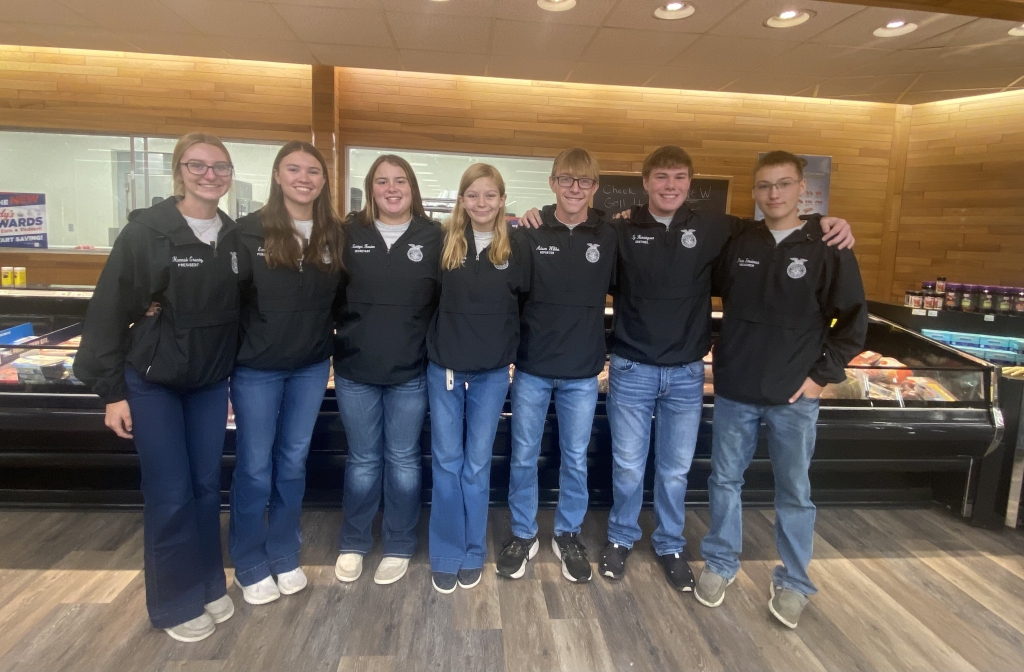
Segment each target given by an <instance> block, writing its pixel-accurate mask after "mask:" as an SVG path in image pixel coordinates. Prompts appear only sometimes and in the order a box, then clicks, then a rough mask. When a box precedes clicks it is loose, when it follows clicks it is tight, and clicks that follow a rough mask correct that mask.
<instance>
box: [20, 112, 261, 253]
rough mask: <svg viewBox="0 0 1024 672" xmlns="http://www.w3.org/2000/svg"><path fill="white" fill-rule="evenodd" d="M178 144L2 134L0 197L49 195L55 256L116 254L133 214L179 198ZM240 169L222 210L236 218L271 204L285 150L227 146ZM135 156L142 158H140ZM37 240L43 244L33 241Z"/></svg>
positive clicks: (48, 242) (49, 236)
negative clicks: (274, 174)
mask: <svg viewBox="0 0 1024 672" xmlns="http://www.w3.org/2000/svg"><path fill="white" fill-rule="evenodd" d="M176 142H177V138H159V137H138V136H130V135H123V136H110V135H86V134H73V133H46V132H31V131H0V193H8V194H41V195H43V196H44V199H43V204H44V206H45V211H44V212H45V218H44V219H45V234H46V236H45V244H42V245H40V244H38V243H37V242H30V243H23V242H16V241H15V240H14V239H12V238H10V237H9V236H5V235H4V234H5V233H7V232H6V231H0V239H2V240H4V243H3V244H9V245H14V246H17V247H48V248H50V249H109V248H110V246H111V245H113V243H114V239H115V238H117V235H118V234H119V233H120V231H121V229H122V228H124V225H125V224H126V223H127V222H128V213H130V212H131V211H132V210H134V209H136V208H144V207H148V206H150V205H152V204H154V203H157V202H159V201H161V200H163V199H165V198H167V197H168V196H170V195H171V194H172V193H173V190H174V187H173V179H172V175H173V171H172V166H171V155H172V154H173V152H174V145H175V143H176ZM224 144H225V146H226V147H227V148H228V151H229V152H230V153H231V159H232V162H233V163H234V165H235V179H234V181H233V185H232V188H231V191H230V192H228V194H227V195H225V197H224V198H223V199H222V200H221V204H220V207H221V209H222V210H224V211H225V212H227V213H228V214H229V215H230V216H231V217H240V216H242V215H245V214H248V213H249V212H253V211H255V210H258V209H259V208H260V207H261V206H262V205H263V204H264V203H265V202H266V200H267V195H268V193H269V190H270V179H271V168H272V166H273V163H274V157H275V156H276V155H277V152H278V150H279V149H280V148H281V143H255V142H227V141H225V143H224ZM133 149H134V151H133ZM32 240H33V241H35V240H36V239H35V238H32Z"/></svg>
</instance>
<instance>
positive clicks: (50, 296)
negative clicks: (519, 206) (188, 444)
mask: <svg viewBox="0 0 1024 672" xmlns="http://www.w3.org/2000/svg"><path fill="white" fill-rule="evenodd" d="M72 293H74V294H75V295H74V296H72V295H70V294H72ZM88 298H89V292H88V291H84V290H83V291H77V292H75V291H74V290H69V289H67V288H65V289H51V290H38V291H36V292H32V290H28V291H26V290H11V291H5V292H4V293H2V294H0V330H2V329H4V328H7V327H10V326H14V325H19V324H26V323H31V324H32V325H33V329H34V331H35V333H34V335H33V340H31V341H28V342H23V343H19V344H16V345H3V346H0V348H2V349H3V353H0V381H2V382H0V435H2V439H0V501H2V502H4V503H6V504H26V505H33V506H38V505H62V504H64V505H66V504H95V505H104V506H110V505H137V504H138V503H139V502H140V501H141V500H140V495H139V493H138V480H139V475H138V461H137V457H136V455H135V451H134V447H133V446H132V443H131V442H130V441H126V440H123V439H120V438H118V437H116V436H115V435H114V434H113V433H112V432H110V431H109V430H108V429H107V428H106V427H105V426H104V424H103V416H104V407H103V403H102V402H101V400H100V399H99V398H98V397H96V396H95V395H93V394H91V393H90V392H89V390H88V389H86V388H85V386H83V385H81V384H79V383H78V382H77V381H76V380H75V379H74V376H73V373H72V372H71V366H70V364H71V362H73V358H74V353H75V347H76V340H75V339H76V337H78V336H79V335H80V333H81V322H82V318H83V317H84V315H85V307H86V305H87V301H88ZM610 319H612V316H611V315H610V314H609V320H610ZM719 322H720V315H717V316H716V319H715V320H714V324H715V327H716V329H717V325H718V324H719ZM712 356H713V355H709V357H708V358H707V360H706V376H707V378H706V383H705V388H704V390H705V397H704V409H703V417H702V419H701V425H700V428H699V433H698V445H697V451H696V455H695V458H694V461H693V467H692V470H691V473H690V477H689V493H688V500H690V501H693V502H695V503H701V502H706V501H707V478H708V476H709V475H710V469H711V459H710V457H711V432H712V428H713V423H714V379H713V374H712V370H711V357H712ZM846 373H847V379H846V381H844V382H843V383H840V384H836V385H829V386H828V387H827V388H826V390H825V392H824V393H823V395H822V401H821V408H820V413H819V420H818V442H817V446H816V448H815V456H814V461H813V463H812V473H811V477H812V487H813V488H814V493H815V501H817V502H819V503H822V504H827V503H845V504H862V505H875V504H883V505H894V504H908V503H909V504H922V503H928V502H936V501H937V502H941V503H942V504H944V505H945V506H947V507H948V508H949V509H950V510H951V511H953V512H954V513H956V514H957V515H959V516H961V517H963V518H965V519H967V520H970V521H971V522H973V523H976V524H983V525H991V524H992V521H993V520H994V519H998V520H1001V519H1002V516H1003V515H1005V508H1004V511H1003V512H994V511H990V510H989V508H991V507H990V506H989V505H988V504H985V505H984V506H980V505H979V502H987V501H989V499H991V497H989V494H990V491H992V490H993V489H997V488H999V487H1002V485H1001V484H999V483H996V482H994V481H993V479H994V478H998V475H997V476H992V474H991V473H989V472H990V471H991V470H990V469H989V468H988V466H987V462H986V457H987V456H990V455H991V454H992V452H993V451H994V450H995V448H996V446H998V445H999V441H1000V438H1001V435H1002V416H1001V415H1000V412H999V408H998V386H997V385H995V382H996V380H997V369H996V368H995V367H993V366H992V365H990V364H988V363H987V362H985V361H983V360H981V359H979V358H976V357H973V356H971V355H968V354H965V353H963V352H960V351H959V350H957V349H955V348H953V347H951V346H949V345H946V344H943V343H939V342H937V341H934V340H932V339H928V338H925V337H923V336H921V335H919V334H916V333H914V332H912V331H910V330H908V329H904V328H903V327H900V326H898V325H896V324H894V323H892V322H889V321H887V320H884V319H882V318H879V317H876V316H872V317H871V319H870V324H869V328H868V336H867V341H866V344H865V351H864V352H863V353H862V354H861V355H860V356H859V357H858V358H857V359H855V360H854V361H853V362H852V363H851V364H850V366H849V367H848V368H847V371H846ZM599 382H600V384H601V393H600V394H599V402H598V408H597V413H596V417H595V421H594V427H593V434H592V440H591V445H590V448H589V451H588V464H589V487H590V494H591V502H592V505H594V506H606V505H608V504H610V503H611V470H612V455H611V433H610V430H609V426H608V420H607V415H606V411H605V392H606V390H607V371H605V372H604V373H603V374H601V376H600V377H599ZM510 411H511V409H510V407H509V406H508V404H507V402H506V407H505V409H504V412H503V414H502V419H501V421H500V422H499V425H498V435H497V438H496V440H495V445H494V459H493V467H492V476H491V488H492V493H491V496H492V501H493V502H494V503H495V504H499V505H504V504H506V503H507V494H508V479H509V463H510V455H511V422H510V418H511V413H510ZM228 428H229V431H228V438H227V443H226V445H225V451H224V463H223V467H224V468H223V481H222V483H223V490H224V493H225V497H226V493H227V489H228V487H229V485H230V475H231V468H232V467H233V464H234V431H233V423H232V422H231V418H230V416H229V418H228ZM422 447H423V453H422V463H423V466H424V473H423V483H424V490H423V498H424V500H425V501H429V496H430V421H429V418H428V420H427V422H426V424H425V426H424V429H423V434H422ZM347 452H348V447H347V443H346V440H345V433H344V428H343V427H342V425H341V422H340V420H339V418H338V412H337V403H336V400H335V397H334V390H333V385H328V389H327V391H326V394H325V397H324V400H323V402H322V405H321V410H320V417H319V419H318V421H317V424H316V429H315V431H314V435H313V440H312V445H311V450H310V457H309V462H308V465H307V475H308V476H307V479H308V485H307V501H308V502H311V503H316V504H321V505H338V504H339V503H340V500H341V490H342V484H343V483H344V480H343V474H344V463H345V457H346V455H347ZM559 464H560V458H559V450H558V422H557V418H556V417H555V414H554V409H553V408H552V409H551V410H550V412H549V418H548V427H547V428H546V430H545V433H544V438H543V440H542V447H541V455H540V460H539V471H540V496H541V500H542V502H543V503H545V504H552V503H553V502H554V501H556V499H557V493H558V467H559ZM653 465H654V460H653V456H652V459H649V460H648V474H647V483H646V492H645V499H646V500H647V501H648V502H649V501H650V499H651V496H652V491H651V488H652V486H653ZM746 481H747V485H746V487H745V489H744V497H745V498H746V499H747V501H750V502H752V503H762V504H769V503H770V502H771V501H772V498H773V496H774V489H773V481H772V476H771V465H770V461H769V459H768V454H767V448H766V444H764V442H763V441H762V444H761V445H760V446H759V447H758V450H757V452H756V454H755V458H754V461H753V463H752V464H751V467H750V470H749V471H748V473H747V475H746ZM225 501H226V499H225Z"/></svg>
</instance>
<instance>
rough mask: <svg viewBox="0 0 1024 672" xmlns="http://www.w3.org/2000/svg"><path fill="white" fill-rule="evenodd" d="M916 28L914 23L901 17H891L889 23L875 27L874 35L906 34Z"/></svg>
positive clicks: (893, 35) (894, 35)
mask: <svg viewBox="0 0 1024 672" xmlns="http://www.w3.org/2000/svg"><path fill="white" fill-rule="evenodd" d="M915 30H917V24H916V23H910V22H908V21H904V20H903V19H893V20H892V21H890V22H889V23H887V24H885V25H884V26H882V27H881V28H875V31H874V33H873V34H874V36H875V37H899V36H900V35H906V34H907V33H912V32H914V31H915Z"/></svg>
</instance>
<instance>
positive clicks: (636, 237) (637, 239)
mask: <svg viewBox="0 0 1024 672" xmlns="http://www.w3.org/2000/svg"><path fill="white" fill-rule="evenodd" d="M653 240H654V236H645V235H643V234H640V233H634V234H633V236H632V241H633V242H634V243H635V244H637V245H650V244H651V242H652V241H653Z"/></svg>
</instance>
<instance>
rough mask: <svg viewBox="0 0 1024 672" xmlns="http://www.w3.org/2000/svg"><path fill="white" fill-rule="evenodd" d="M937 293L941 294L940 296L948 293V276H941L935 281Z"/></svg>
mask: <svg viewBox="0 0 1024 672" xmlns="http://www.w3.org/2000/svg"><path fill="white" fill-rule="evenodd" d="M935 291H936V292H939V293H940V294H945V293H946V276H944V275H940V276H939V278H938V279H937V280H936V281H935Z"/></svg>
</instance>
